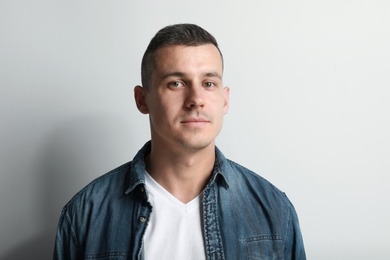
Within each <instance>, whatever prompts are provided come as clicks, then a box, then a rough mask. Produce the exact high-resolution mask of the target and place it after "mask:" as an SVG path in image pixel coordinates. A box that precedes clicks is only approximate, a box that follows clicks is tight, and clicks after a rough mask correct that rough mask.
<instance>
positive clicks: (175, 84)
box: [168, 81, 184, 88]
mask: <svg viewBox="0 0 390 260" xmlns="http://www.w3.org/2000/svg"><path fill="white" fill-rule="evenodd" d="M182 86H184V84H183V83H182V82H180V81H172V82H169V83H168V87H170V88H179V87H182Z"/></svg>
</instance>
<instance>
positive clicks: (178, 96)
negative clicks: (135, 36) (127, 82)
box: [136, 44, 229, 151]
mask: <svg viewBox="0 0 390 260" xmlns="http://www.w3.org/2000/svg"><path fill="white" fill-rule="evenodd" d="M222 72H223V71H222V58H221V55H220V53H219V51H218V50H217V48H216V47H215V46H214V45H212V44H206V45H200V46H183V45H174V46H167V47H163V48H161V49H159V50H158V51H157V53H156V56H155V66H154V71H153V73H152V78H151V80H150V82H151V84H150V86H149V88H148V90H145V89H143V90H142V95H143V96H144V106H142V107H140V105H139V104H138V103H139V102H138V101H137V104H138V107H139V109H140V111H141V112H143V113H149V119H150V126H151V134H152V140H153V142H154V143H155V144H158V145H163V146H164V147H165V148H169V149H185V150H187V151H197V150H200V149H203V148H206V147H209V146H210V145H212V146H214V141H215V138H216V137H217V135H218V133H219V132H220V130H221V127H222V122H223V116H224V114H226V113H227V111H228V104H229V89H228V88H226V87H223V83H222ZM140 91H141V90H140ZM136 96H137V94H136ZM136 100H137V97H136Z"/></svg>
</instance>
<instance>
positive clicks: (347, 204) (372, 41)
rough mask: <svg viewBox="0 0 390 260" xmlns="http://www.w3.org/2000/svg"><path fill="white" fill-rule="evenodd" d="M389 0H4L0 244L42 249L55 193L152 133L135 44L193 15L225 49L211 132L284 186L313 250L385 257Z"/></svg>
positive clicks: (60, 201)
mask: <svg viewBox="0 0 390 260" xmlns="http://www.w3.org/2000/svg"><path fill="white" fill-rule="evenodd" d="M389 14H390V2H389V1H387V0H383V1H376V0H367V1H361V0H327V1H325V0H323V1H313V0H307V1H304V0H296V1H287V0H286V1H284V0H275V1H271V0H268V1H265V0H256V1H255V0H253V1H245V0H244V1H237V0H236V1H226V0H225V1H216V0H215V1H211V0H210V1H199V0H198V1H179V0H176V1H175V0H170V1H141V0H138V1H131V0H105V1H103V0H66V1H65V0H57V1H55V0H35V1H31V0H0V37H1V38H0V174H1V175H0V258H1V259H11V260H16V259H50V258H51V254H52V250H53V243H54V236H55V229H56V225H57V221H58V217H59V214H60V211H61V208H62V206H64V205H65V203H66V202H67V201H68V200H69V199H70V198H71V197H72V196H73V195H74V194H75V193H76V192H77V191H78V190H80V189H81V188H82V187H83V186H85V185H86V184H87V183H88V182H90V181H91V180H92V179H94V178H96V177H97V176H99V175H101V174H103V173H105V172H107V171H109V170H111V169H113V168H115V167H116V166H119V165H120V164H122V163H125V162H127V161H129V160H131V159H132V157H133V156H134V154H135V153H136V151H137V150H138V149H139V148H140V147H141V146H142V145H143V143H144V142H146V141H147V140H148V138H149V129H148V120H147V116H144V115H141V114H140V113H139V112H138V111H137V110H136V107H135V105H134V101H133V87H134V86H135V85H136V84H140V63H141V56H142V54H143V52H144V50H145V48H146V46H147V44H148V42H149V40H150V39H151V37H152V36H153V35H154V34H155V33H156V32H157V30H159V29H160V28H162V27H164V26H165V25H168V24H172V23H179V22H191V23H197V24H199V25H200V26H202V27H204V28H205V29H207V30H208V31H209V32H211V33H212V34H214V36H216V38H217V40H218V41H219V43H220V47H221V50H222V52H223V54H224V57H225V67H226V69H225V84H226V85H228V86H230V87H231V106H230V111H229V114H228V115H227V116H226V118H225V126H224V130H223V131H222V133H221V135H220V137H219V139H218V145H219V147H220V148H221V149H222V150H223V151H224V153H225V155H226V156H227V157H229V158H231V159H233V160H235V161H237V162H239V163H241V164H243V165H245V166H247V167H249V168H250V169H252V170H254V171H256V172H257V173H259V174H261V175H262V176H263V177H265V178H266V179H268V180H269V181H271V182H272V183H274V184H275V185H276V186H278V187H279V188H280V189H281V190H283V191H285V192H286V193H287V195H288V196H289V197H290V199H291V200H292V201H293V203H294V205H295V207H296V209H297V211H298V214H299V217H300V222H301V228H302V232H303V235H304V241H305V245H306V250H307V256H308V259H321V260H322V259H324V260H325V259H326V260H328V259H332V260H334V259H336V260H337V259H353V260H356V259H390V247H389V245H390V189H389V184H390V116H389V114H390V90H389V87H390V15H389Z"/></svg>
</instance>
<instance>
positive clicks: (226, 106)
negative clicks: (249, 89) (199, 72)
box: [223, 87, 230, 115]
mask: <svg viewBox="0 0 390 260" xmlns="http://www.w3.org/2000/svg"><path fill="white" fill-rule="evenodd" d="M223 94H224V97H225V104H224V106H223V109H224V110H223V113H224V114H225V115H226V114H227V112H228V111H229V95H230V88H229V87H225V88H224V89H223Z"/></svg>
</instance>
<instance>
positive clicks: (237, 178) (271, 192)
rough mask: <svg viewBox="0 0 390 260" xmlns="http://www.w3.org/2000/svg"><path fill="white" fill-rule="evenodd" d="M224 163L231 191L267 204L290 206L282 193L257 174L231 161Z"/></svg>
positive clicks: (227, 160)
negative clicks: (239, 191)
mask: <svg viewBox="0 0 390 260" xmlns="http://www.w3.org/2000/svg"><path fill="white" fill-rule="evenodd" d="M226 163H227V164H228V167H226V168H225V169H227V178H228V183H229V187H230V188H231V189H233V190H236V189H237V190H241V192H245V193H246V194H247V196H248V197H249V198H250V197H252V198H254V199H256V200H261V201H263V202H264V203H267V204H274V203H276V204H281V206H282V205H283V206H287V207H290V206H292V205H291V202H290V201H289V199H288V198H287V196H286V194H285V193H284V192H283V191H281V190H280V189H279V188H277V187H276V186H275V185H273V184H272V183H271V182H269V181H268V180H266V179H265V178H263V177H262V176H260V175H259V174H257V173H255V172H253V171H252V170H249V169H248V168H246V167H244V166H242V165H240V164H238V163H236V162H234V161H232V160H229V159H226ZM270 206H271V205H270Z"/></svg>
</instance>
